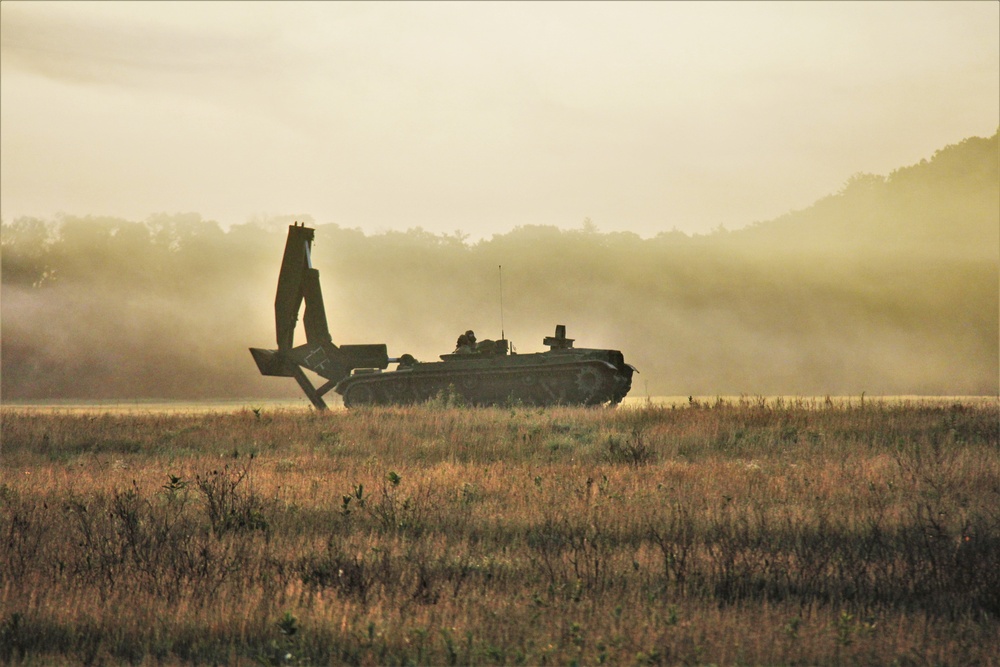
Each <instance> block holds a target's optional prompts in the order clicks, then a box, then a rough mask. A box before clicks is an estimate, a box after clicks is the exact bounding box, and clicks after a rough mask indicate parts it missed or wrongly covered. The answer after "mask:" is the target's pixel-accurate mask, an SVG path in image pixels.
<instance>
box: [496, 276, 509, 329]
mask: <svg viewBox="0 0 1000 667" xmlns="http://www.w3.org/2000/svg"><path fill="white" fill-rule="evenodd" d="M497 268H498V269H500V340H507V337H506V336H504V334H503V264H500V265H499V266H498V267H497Z"/></svg>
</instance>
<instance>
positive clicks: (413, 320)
mask: <svg viewBox="0 0 1000 667" xmlns="http://www.w3.org/2000/svg"><path fill="white" fill-rule="evenodd" d="M997 166H998V135H994V136H993V137H991V138H988V139H985V138H972V139H968V140H966V141H964V142H962V143H960V144H957V145H954V146H949V147H947V148H945V149H942V150H941V151H938V153H936V154H935V156H934V157H933V158H932V159H931V160H928V161H925V162H921V163H920V164H917V165H913V166H910V167H906V168H903V169H899V170H897V171H896V172H893V173H892V174H890V175H888V176H884V177H883V176H875V175H867V174H861V175H857V176H855V177H853V178H852V179H850V180H849V181H848V183H847V184H845V186H844V188H843V190H842V191H841V192H839V193H837V194H835V195H831V196H830V197H827V198H825V199H823V200H821V201H819V202H817V203H816V204H815V205H814V206H812V207H810V208H809V209H807V210H803V211H798V212H794V213H789V214H787V215H785V216H783V217H781V218H779V219H776V220H773V221H769V222H762V223H757V224H754V225H752V226H750V227H748V228H746V229H743V230H739V231H732V232H727V231H725V230H721V229H720V230H718V231H716V232H714V233H712V234H709V235H704V236H687V235H685V234H682V233H680V232H666V233H662V234H659V235H657V236H655V237H653V238H648V239H643V238H640V237H639V236H637V235H635V234H630V233H602V232H600V231H598V230H597V229H596V228H595V226H594V225H593V224H591V223H589V221H587V223H585V224H584V225H583V226H582V227H581V229H577V230H559V229H556V228H554V227H546V226H522V227H517V228H515V229H514V230H513V231H511V232H509V233H506V234H498V235H495V236H493V237H492V238H489V239H485V240H481V241H478V242H470V241H468V239H467V238H465V237H463V236H462V235H460V234H455V235H438V234H432V233H429V232H426V231H423V230H421V229H411V230H410V231H407V232H384V233H380V234H374V235H367V234H364V233H362V232H361V231H359V230H356V229H351V228H347V227H343V226H339V225H335V224H315V222H314V221H313V220H311V219H309V218H308V217H307V216H299V217H298V218H297V219H298V220H299V221H300V222H302V221H304V222H306V223H309V224H311V225H314V226H316V227H317V235H316V239H317V240H316V246H315V251H314V256H313V260H314V264H315V265H316V266H317V268H319V269H320V271H321V280H322V283H323V289H324V294H325V297H326V304H327V313H328V316H329V318H330V330H331V333H332V334H333V336H334V340H335V342H339V343H365V342H368V343H376V342H384V343H386V344H388V346H389V351H390V355H399V354H402V353H404V352H408V353H410V354H413V355H414V356H416V357H417V358H418V359H422V360H433V359H436V358H437V355H438V354H441V353H444V352H449V351H450V350H451V348H452V346H453V345H454V341H455V338H456V336H457V335H458V333H460V332H461V331H464V330H465V329H468V328H472V329H475V330H476V332H477V334H478V335H479V337H480V339H482V338H496V337H499V336H500V333H501V323H502V326H503V328H504V332H505V333H506V335H507V337H508V338H509V339H511V341H512V342H513V344H514V345H515V347H516V348H517V349H518V350H520V351H522V352H531V351H537V350H540V349H543V348H542V345H541V339H542V338H543V337H544V336H545V335H549V334H551V332H552V330H553V328H554V326H555V324H557V323H558V324H566V325H567V327H568V334H569V336H570V337H573V338H576V339H577V345H578V346H580V347H611V348H617V349H621V350H622V351H623V352H624V353H625V356H626V359H627V360H628V361H630V362H631V363H633V364H634V365H635V366H637V367H638V368H639V370H640V372H641V373H640V375H639V376H638V377H637V378H636V382H635V383H634V389H633V395H645V394H647V393H648V394H650V395H664V394H666V395H688V394H709V395H711V394H739V393H746V394H860V393H861V392H867V393H868V394H996V393H997V392H998V375H1000V361H998V341H1000V330H998V329H1000V326H998V319H1000V315H998V313H1000V294H998V292H1000V288H998V284H1000V275H998V265H1000V204H998V202H1000V192H998V187H1000V186H998V184H1000V177H998V170H997ZM292 220H293V218H289V219H271V220H259V221H255V222H251V223H248V224H243V225H235V226H232V227H231V228H229V229H228V230H223V229H222V228H221V227H220V225H219V224H218V223H216V222H214V221H210V220H204V219H202V218H201V217H200V216H199V215H197V214H186V215H158V216H153V217H151V218H149V219H148V220H145V221H142V222H136V221H129V220H120V219H111V218H100V217H73V216H63V217H60V218H58V219H55V220H39V219H34V218H19V219H17V220H14V221H12V222H9V223H8V222H6V221H4V222H3V223H2V226H0V243H2V260H0V261H2V264H0V268H2V310H0V316H2V319H0V325H2V331H0V343H2V348H0V352H2V358H0V360H2V368H0V381H2V396H3V399H4V400H12V399H45V398H142V397H146V398H189V399H200V398H225V397H248V398H252V397H262V398H263V397H281V396H296V395H297V391H298V390H297V387H296V386H295V384H294V383H293V382H283V381H281V380H278V379H274V378H262V377H260V376H258V375H257V371H256V367H255V366H254V364H253V362H252V360H251V358H250V355H249V353H248V352H247V348H248V347H249V346H251V345H252V346H271V345H273V342H274V323H273V307H272V304H273V298H274V287H275V280H276V277H277V271H278V266H279V264H280V260H281V253H282V249H283V244H284V236H285V229H286V226H287V224H289V223H290V222H291V221H292ZM501 265H502V267H503V269H502V286H503V293H502V299H503V310H502V319H501V308H500V303H501V290H500V285H501V275H500V274H501V272H500V270H499V268H498V267H500V266H501Z"/></svg>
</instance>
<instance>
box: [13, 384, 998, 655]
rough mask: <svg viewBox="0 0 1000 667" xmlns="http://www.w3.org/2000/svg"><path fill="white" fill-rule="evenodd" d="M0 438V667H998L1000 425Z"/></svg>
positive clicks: (194, 424) (714, 416)
mask: <svg viewBox="0 0 1000 667" xmlns="http://www.w3.org/2000/svg"><path fill="white" fill-rule="evenodd" d="M2 418H3V425H2V428H3V431H2V435H3V450H2V456H3V471H4V472H3V474H4V478H3V481H2V484H0V539H2V540H3V541H2V547H0V662H4V663H14V664H50V663H53V662H55V663H61V662H63V663H71V664H76V663H83V664H98V663H132V664H171V663H228V664H254V663H264V664H329V663H333V664H341V663H347V664H369V665H381V664H574V663H579V664H595V663H610V664H661V663H662V664H678V663H692V664H701V663H717V664H734V663H749V664H843V663H861V664H872V663H881V664H889V663H897V664H925V663H932V664H955V665H966V664H996V663H997V658H996V656H997V655H1000V638H998V636H1000V623H998V615H1000V574H998V569H997V568H996V554H997V553H998V552H1000V509H998V508H1000V457H998V451H1000V444H998V429H1000V426H998V423H1000V409H998V404H997V403H996V402H987V403H978V404H969V403H955V404H951V405H926V404H923V405H921V404H905V403H902V404H888V403H880V402H871V401H869V402H867V403H865V404H864V405H858V404H854V405H851V404H836V405H834V404H829V405H828V404H823V403H812V402H781V401H775V400H764V399H744V400H740V401H730V402H726V401H718V402H715V403H712V404H706V405H702V404H697V403H692V404H691V405H689V406H686V407H683V408H674V407H662V406H653V405H649V406H643V407H636V408H628V409H618V410H614V411H608V410H594V409H547V410H537V409H521V408H513V409H506V410H505V409H490V410H460V409H451V408H447V407H442V406H425V407H419V408H406V409H373V410H359V411H353V412H349V413H348V412H333V413H329V414H314V413H309V412H300V411H273V412H268V411H263V412H254V411H251V410H247V411H243V412H239V413H229V414H226V413H198V414H152V413H151V414H142V415H121V414H119V415H114V414H79V413H69V412H67V413H44V414H43V413H39V412H33V411H24V410H21V411H15V410H4V411H3V413H2Z"/></svg>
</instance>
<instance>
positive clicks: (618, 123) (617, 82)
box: [0, 0, 1000, 238]
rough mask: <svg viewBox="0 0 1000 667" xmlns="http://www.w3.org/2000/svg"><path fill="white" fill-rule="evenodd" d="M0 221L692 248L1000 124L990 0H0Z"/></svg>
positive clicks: (998, 58)
mask: <svg viewBox="0 0 1000 667" xmlns="http://www.w3.org/2000/svg"><path fill="white" fill-rule="evenodd" d="M0 12H2V16H0V33H2V54H0V55H2V57H0V68H2V69H0V74H2V78H0V83H2V91H0V207H2V208H0V215H2V216H3V219H4V220H5V221H11V220H13V219H15V218H17V217H19V216H21V215H34V216H43V217H51V216H53V215H55V214H56V213H58V212H64V213H69V214H74V215H87V214H95V215H112V216H120V217H125V218H129V219H133V220H145V219H146V218H147V217H148V216H149V215H150V214H153V213H158V212H166V213H177V212H186V211H195V212H198V213H201V214H202V215H203V216H204V217H206V218H210V219H215V220H218V221H219V222H220V223H222V224H223V225H229V224H233V223H242V222H246V221H248V220H250V219H252V218H255V217H262V216H263V217H266V216H278V215H288V214H291V215H302V214H308V215H311V216H312V217H313V218H314V220H315V221H316V222H317V223H325V222H336V223H338V224H341V225H343V226H346V227H360V228H362V229H364V230H366V231H368V232H376V231H380V230H386V229H401V230H405V229H408V228H411V227H416V226H421V227H423V228H424V229H427V230H430V231H434V232H448V233H450V232H453V231H455V230H462V231H463V232H465V233H468V234H470V235H472V237H474V238H476V237H481V236H485V237H489V236H490V235H491V234H493V233H501V232H506V231H507V230H509V229H511V228H512V227H514V226H516V225H522V224H551V225H558V226H560V227H564V228H569V227H579V226H580V225H581V224H582V222H583V219H584V218H585V217H590V218H591V219H592V220H593V222H594V223H595V224H596V225H597V227H598V229H600V230H602V231H611V230H630V231H634V232H637V233H639V234H641V235H643V236H652V235H655V234H656V233H658V232H660V231H669V230H670V229H672V228H674V227H676V228H677V229H680V230H682V231H686V232H707V231H709V230H711V229H712V228H715V227H718V226H719V225H720V224H721V225H724V226H726V227H727V228H729V229H733V228H737V227H740V226H742V225H745V224H748V223H751V222H753V221H756V220H767V219H770V218H773V217H776V216H778V215H781V214H782V213H785V212H787V211H789V210H791V209H797V208H802V207H805V206H808V205H809V204H811V203H812V202H813V201H815V200H816V199H817V198H819V197H822V196H824V195H826V194H829V193H831V192H835V191H836V190H838V189H839V188H840V186H841V185H842V184H843V183H844V181H845V180H846V179H847V178H848V177H849V176H851V175H852V174H854V173H857V172H873V173H880V174H885V173H888V172H889V171H891V170H893V169H895V168H897V167H901V166H905V165H908V164H912V163H914V162H918V161H919V160H920V159H921V158H929V157H930V156H931V155H932V154H933V152H934V151H935V150H936V149H939V148H942V147H943V146H945V145H947V144H951V143H956V142H958V141H960V140H962V139H964V138H966V137H968V136H974V135H978V136H991V135H992V134H993V133H994V132H996V130H997V126H998V124H1000V3H997V2H993V1H982V2H882V3H874V2H857V3H847V2H832V3H822V2H801V3H793V2H775V3H750V2H736V3H726V2H705V3H698V2H676V3H675V2H637V3H628V2H611V3H602V2H579V3H576V2H552V3H534V2H532V3H529V2H523V3H522V2H498V3H489V2H471V3H458V2H441V3H432V2H427V3H390V2H359V3H349V2H338V3H320V2H303V3H288V2H284V3H273V4H272V3H267V2H246V3H242V2H220V3H211V2H98V3H89V2H18V1H16V0H15V1H11V0H5V1H4V2H3V3H2V4H0Z"/></svg>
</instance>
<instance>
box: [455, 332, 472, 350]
mask: <svg viewBox="0 0 1000 667" xmlns="http://www.w3.org/2000/svg"><path fill="white" fill-rule="evenodd" d="M475 351H476V334H475V333H473V331H472V329H469V330H468V331H466V332H465V333H464V334H462V335H461V336H459V337H458V342H457V343H455V352H456V353H457V354H471V353H473V352H475Z"/></svg>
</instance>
